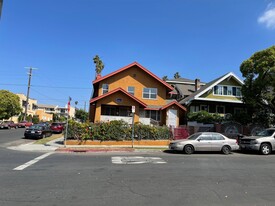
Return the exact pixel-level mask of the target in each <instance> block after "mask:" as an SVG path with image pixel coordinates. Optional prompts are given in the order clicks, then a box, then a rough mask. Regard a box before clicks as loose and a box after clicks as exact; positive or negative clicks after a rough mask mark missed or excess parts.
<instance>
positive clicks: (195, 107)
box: [190, 105, 200, 112]
mask: <svg viewBox="0 0 275 206" xmlns="http://www.w3.org/2000/svg"><path fill="white" fill-rule="evenodd" d="M198 111H200V107H199V106H194V105H192V106H190V112H198Z"/></svg>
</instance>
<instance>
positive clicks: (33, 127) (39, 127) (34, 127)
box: [29, 125, 43, 130]
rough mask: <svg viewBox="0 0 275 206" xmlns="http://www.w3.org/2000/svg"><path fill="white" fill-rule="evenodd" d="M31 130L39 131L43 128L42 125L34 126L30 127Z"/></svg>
mask: <svg viewBox="0 0 275 206" xmlns="http://www.w3.org/2000/svg"><path fill="white" fill-rule="evenodd" d="M29 129H39V130H42V129H43V127H42V126H41V125H33V126H30V128H29Z"/></svg>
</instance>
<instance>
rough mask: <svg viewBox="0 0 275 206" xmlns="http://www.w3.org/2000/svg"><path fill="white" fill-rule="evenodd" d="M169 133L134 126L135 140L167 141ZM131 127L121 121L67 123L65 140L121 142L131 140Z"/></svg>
mask: <svg viewBox="0 0 275 206" xmlns="http://www.w3.org/2000/svg"><path fill="white" fill-rule="evenodd" d="M171 134H172V133H171V131H170V130H169V128H168V127H166V126H162V127H160V126H149V125H144V124H141V123H137V124H135V125H134V139H135V140H143V139H146V140H168V139H171V138H172V136H171ZM131 135H132V127H131V126H130V125H129V124H127V123H126V122H124V121H122V120H114V121H110V122H102V123H95V124H88V123H80V122H75V121H72V120H71V121H69V126H68V137H67V139H74V140H78V141H83V140H98V141H110V140H114V141H123V140H131Z"/></svg>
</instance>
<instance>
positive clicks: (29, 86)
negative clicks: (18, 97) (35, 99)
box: [24, 67, 36, 121]
mask: <svg viewBox="0 0 275 206" xmlns="http://www.w3.org/2000/svg"><path fill="white" fill-rule="evenodd" d="M25 68H26V69H30V71H29V81H28V91H27V99H26V105H25V113H24V121H25V120H26V116H27V113H28V105H29V97H30V88H31V78H32V70H33V69H36V68H32V67H25Z"/></svg>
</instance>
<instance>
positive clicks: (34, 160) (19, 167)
mask: <svg viewBox="0 0 275 206" xmlns="http://www.w3.org/2000/svg"><path fill="white" fill-rule="evenodd" d="M51 154H53V152H48V153H46V154H43V155H41V156H39V157H36V158H35V159H33V160H31V161H28V162H26V163H25V164H22V165H20V166H18V167H16V168H14V169H13V170H23V169H25V168H27V167H29V166H31V165H33V164H35V163H37V162H38V161H39V160H42V159H44V158H46V157H48V156H50V155H51Z"/></svg>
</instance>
